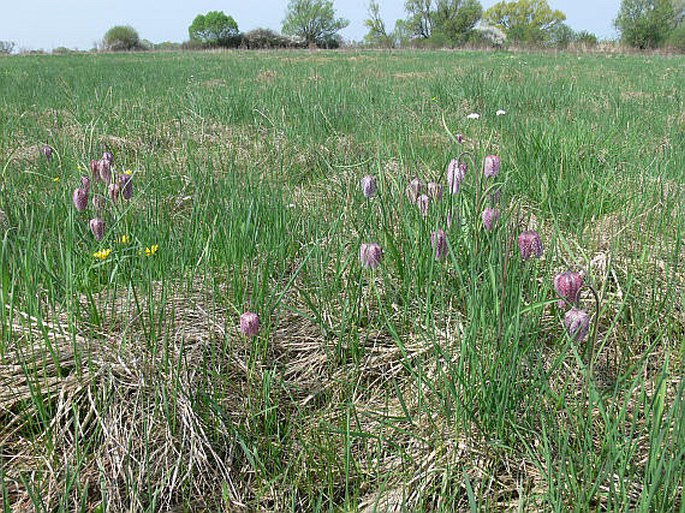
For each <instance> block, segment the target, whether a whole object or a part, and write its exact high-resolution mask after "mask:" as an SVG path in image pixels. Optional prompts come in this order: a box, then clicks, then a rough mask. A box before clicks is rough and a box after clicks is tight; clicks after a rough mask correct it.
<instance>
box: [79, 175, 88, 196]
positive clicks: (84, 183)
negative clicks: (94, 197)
mask: <svg viewBox="0 0 685 513" xmlns="http://www.w3.org/2000/svg"><path fill="white" fill-rule="evenodd" d="M81 188H82V189H83V190H85V191H86V192H90V178H88V177H87V176H82V177H81Z"/></svg>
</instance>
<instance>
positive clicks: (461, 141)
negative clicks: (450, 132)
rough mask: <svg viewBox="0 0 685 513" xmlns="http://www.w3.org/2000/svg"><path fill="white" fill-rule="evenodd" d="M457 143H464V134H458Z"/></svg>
mask: <svg viewBox="0 0 685 513" xmlns="http://www.w3.org/2000/svg"><path fill="white" fill-rule="evenodd" d="M457 142H458V143H459V144H461V143H463V142H464V134H457Z"/></svg>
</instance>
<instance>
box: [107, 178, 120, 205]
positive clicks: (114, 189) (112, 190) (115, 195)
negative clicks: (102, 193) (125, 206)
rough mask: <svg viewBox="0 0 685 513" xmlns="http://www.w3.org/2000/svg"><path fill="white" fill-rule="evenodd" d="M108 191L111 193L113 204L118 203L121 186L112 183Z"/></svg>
mask: <svg viewBox="0 0 685 513" xmlns="http://www.w3.org/2000/svg"><path fill="white" fill-rule="evenodd" d="M107 190H108V192H109V197H110V199H111V200H112V203H116V202H117V201H118V200H119V184H118V183H111V184H109V186H108V187H107Z"/></svg>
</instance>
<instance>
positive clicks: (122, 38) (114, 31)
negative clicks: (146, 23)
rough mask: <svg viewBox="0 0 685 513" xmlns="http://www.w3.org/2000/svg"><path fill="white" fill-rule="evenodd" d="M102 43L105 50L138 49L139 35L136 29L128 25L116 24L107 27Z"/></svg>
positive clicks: (139, 46)
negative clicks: (109, 27)
mask: <svg viewBox="0 0 685 513" xmlns="http://www.w3.org/2000/svg"><path fill="white" fill-rule="evenodd" d="M102 44H103V47H104V49H105V50H109V51H113V52H122V51H131V50H139V49H140V48H141V45H140V36H139V35H138V32H137V31H136V29H134V28H133V27H131V26H130V25H126V26H124V25H117V26H114V27H112V28H111V29H109V30H108V31H107V32H106V33H105V37H104V38H103V40H102Z"/></svg>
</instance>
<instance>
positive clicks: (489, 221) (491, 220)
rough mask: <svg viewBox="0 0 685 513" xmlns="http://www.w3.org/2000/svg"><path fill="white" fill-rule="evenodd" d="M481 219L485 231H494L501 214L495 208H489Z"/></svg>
mask: <svg viewBox="0 0 685 513" xmlns="http://www.w3.org/2000/svg"><path fill="white" fill-rule="evenodd" d="M481 217H482V219H483V226H485V229H486V230H488V231H489V230H492V229H493V227H494V226H495V223H496V222H497V220H498V219H499V212H498V211H497V210H495V209H494V208H490V207H488V208H486V209H485V210H483V213H482V214H481Z"/></svg>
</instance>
